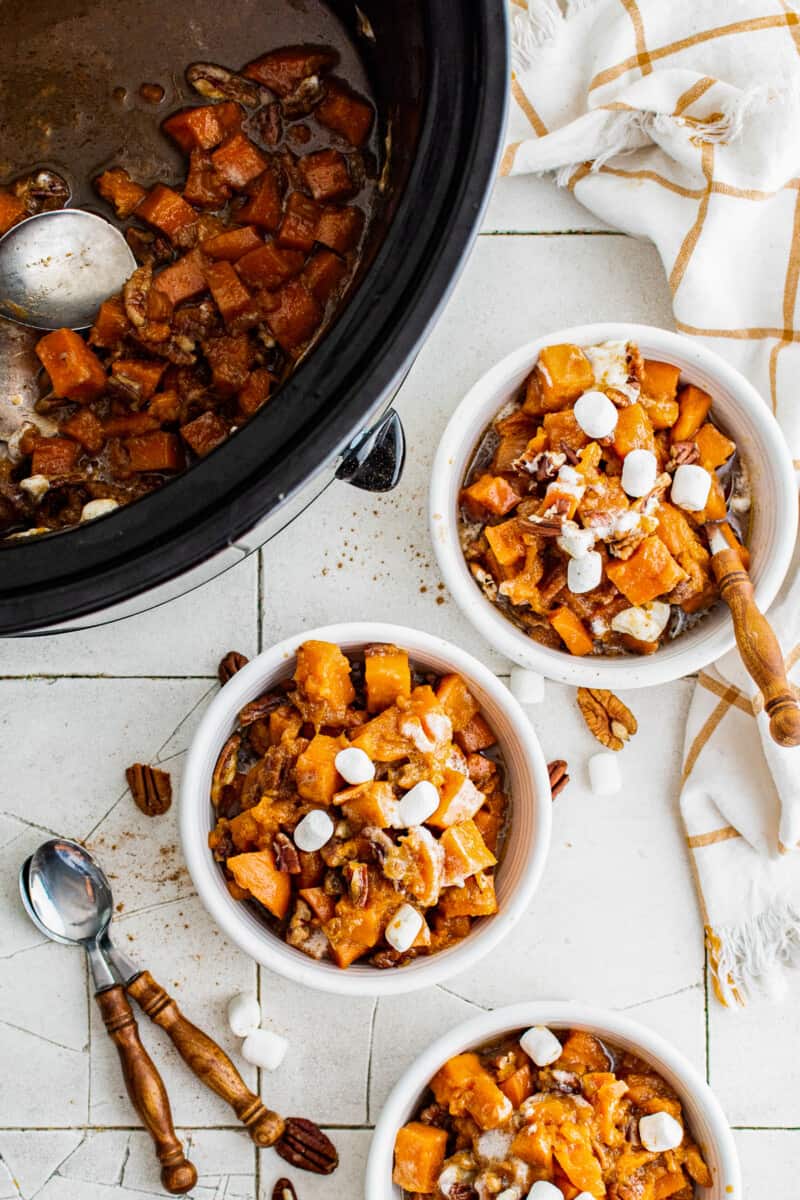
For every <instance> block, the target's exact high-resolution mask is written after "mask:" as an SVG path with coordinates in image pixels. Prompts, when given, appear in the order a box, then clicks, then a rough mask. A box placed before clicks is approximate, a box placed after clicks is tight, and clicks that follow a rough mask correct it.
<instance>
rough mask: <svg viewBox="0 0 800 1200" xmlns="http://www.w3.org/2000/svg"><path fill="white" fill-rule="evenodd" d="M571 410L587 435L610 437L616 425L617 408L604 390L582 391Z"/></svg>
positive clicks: (591, 436)
mask: <svg viewBox="0 0 800 1200" xmlns="http://www.w3.org/2000/svg"><path fill="white" fill-rule="evenodd" d="M573 412H574V413H575V420H576V421H577V422H578V424H579V425H580V427H581V429H582V430H583V432H584V433H585V434H586V435H587V437H590V438H606V437H610V436H611V434H612V433H613V432H614V430H615V429H616V427H617V410H616V408H615V406H614V404H613V403H612V402H611V401H610V400H609V398H608V396H607V395H606V394H605V392H595V391H592V392H584V393H583V395H582V396H579V397H578V399H577V400H576V401H575V408H574V409H573Z"/></svg>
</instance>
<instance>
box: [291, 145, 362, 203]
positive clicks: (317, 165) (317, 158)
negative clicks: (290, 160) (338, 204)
mask: <svg viewBox="0 0 800 1200" xmlns="http://www.w3.org/2000/svg"><path fill="white" fill-rule="evenodd" d="M299 169H300V174H301V175H302V177H303V179H304V181H305V184H306V187H307V188H308V190H309V191H310V192H311V195H312V196H313V197H314V199H315V200H323V201H325V200H341V199H342V198H343V197H344V196H349V195H350V194H351V192H352V191H353V181H352V179H351V178H350V172H349V170H348V169H347V159H346V158H345V156H344V155H343V154H340V153H339V151H338V150H317V151H315V152H314V153H313V154H306V155H304V157H303V158H301V159H300V163H299Z"/></svg>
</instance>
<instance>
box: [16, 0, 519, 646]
mask: <svg viewBox="0 0 800 1200" xmlns="http://www.w3.org/2000/svg"><path fill="white" fill-rule="evenodd" d="M319 5H320V0H230V2H229V3H228V4H226V5H219V4H218V3H217V2H216V0H191V2H190V0H173V3H171V4H170V5H152V4H150V3H149V0H128V3H127V4H126V5H125V9H124V12H125V17H124V20H123V19H120V20H119V21H118V22H117V25H116V26H115V15H114V11H113V10H114V8H115V0H112V2H111V3H109V2H108V0H42V3H39V4H36V5H30V6H27V7H25V8H24V9H20V7H19V6H18V5H17V3H16V0H0V17H2V19H3V27H4V28H5V29H6V30H7V31H8V30H11V31H12V36H11V38H10V40H9V41H7V42H6V49H5V50H3V49H0V100H1V101H2V108H3V110H4V112H5V113H7V112H8V111H9V109H8V106H9V105H11V104H13V103H14V95H13V94H12V93H13V92H14V85H13V72H14V71H19V70H20V69H24V70H27V71H38V72H41V73H43V74H45V75H47V74H48V73H50V74H51V75H52V79H53V84H54V89H55V91H56V93H58V89H59V88H61V89H62V95H63V88H64V87H67V88H71V89H73V92H74V94H73V95H72V97H71V99H72V100H73V103H75V104H76V107H77V108H78V109H79V108H80V103H81V96H80V89H81V88H83V89H85V92H86V100H85V103H86V104H92V105H94V106H95V108H96V106H97V104H98V103H99V101H98V97H97V95H96V94H95V93H93V92H92V86H93V84H94V83H96V81H97V79H100V81H101V83H102V82H103V81H108V82H109V83H110V82H111V81H112V80H113V78H114V68H115V63H114V57H115V54H117V55H119V62H120V63H122V62H123V61H124V62H125V63H126V66H128V67H129V60H130V59H131V58H134V59H137V60H139V61H140V62H141V61H144V60H145V59H146V56H147V54H148V52H149V51H148V47H152V46H153V45H154V44H155V43H156V42H157V41H159V40H163V41H165V42H168V41H169V39H170V37H171V38H173V39H175V38H176V37H177V38H179V39H180V38H183V39H185V41H184V42H183V43H182V44H184V46H185V49H184V53H183V56H182V58H181V59H180V61H179V65H181V64H182V63H183V62H185V61H189V60H190V59H191V58H192V57H193V56H196V52H195V49H194V42H193V39H195V40H196V38H197V37H198V36H199V35H198V32H197V31H198V29H199V30H200V31H201V34H202V37H203V38H204V39H205V42H206V43H211V44H212V45H213V47H214V49H215V50H216V51H217V53H216V58H217V61H222V62H225V61H229V62H230V61H233V62H236V61H237V59H238V60H242V59H246V58H247V57H248V52H250V53H252V50H253V48H260V47H261V45H262V43H263V44H265V45H267V46H269V45H271V44H276V33H275V30H274V24H275V21H276V19H279V20H278V24H279V25H280V33H279V35H278V36H281V35H282V37H283V41H284V42H286V41H290V40H294V41H297V40H301V38H298V37H297V36H294V37H293V36H292V29H291V24H292V18H293V14H295V15H296V16H297V17H298V19H302V20H303V21H304V22H305V23H306V26H307V24H308V22H309V21H311V22H312V24H313V20H314V8H315V7H317V8H319ZM504 8H505V5H504V0H469V3H465V2H462V3H456V4H453V3H452V2H451V0H359V3H358V5H356V4H354V3H352V0H329V2H328V4H327V5H326V6H325V9H324V14H325V15H324V20H325V21H327V22H330V21H331V20H334V21H337V22H340V23H341V24H342V25H343V26H344V27H345V29H346V31H347V33H348V34H349V36H350V38H351V39H352V41H353V42H354V44H355V45H356V47H357V49H358V51H359V54H360V56H361V59H362V62H363V65H364V67H365V69H366V71H367V73H368V76H369V80H370V85H371V88H372V90H373V94H374V95H375V97H376V98H377V102H378V108H379V116H380V122H381V130H380V132H381V141H382V144H383V146H384V151H385V164H384V170H385V173H386V174H385V178H386V182H387V187H386V196H387V199H386V203H385V205H384V210H383V212H382V214H381V216H380V218H379V220H378V222H377V223H376V225H375V227H374V229H373V233H372V238H371V242H370V244H369V246H368V248H367V252H366V255H365V260H364V265H363V268H362V273H361V276H360V279H359V280H358V282H357V285H356V287H355V289H354V291H353V293H352V294H351V297H350V299H349V302H348V304H347V305H346V306H345V308H344V309H343V311H342V313H341V314H340V316H339V317H338V319H337V320H336V322H335V324H334V325H333V326H332V327H331V329H330V330H329V331H328V332H327V334H326V335H325V337H324V338H323V339H322V341H321V342H320V343H319V345H318V346H316V347H315V348H314V349H313V351H312V352H311V353H310V354H309V355H308V356H307V358H306V359H305V360H304V361H303V362H302V364H301V365H300V366H299V368H298V369H297V371H296V372H295V373H294V375H293V376H292V377H291V378H290V379H289V380H288V382H287V383H286V384H284V386H283V387H282V388H281V390H280V391H279V392H278V393H277V394H276V396H275V398H274V399H273V400H271V401H270V403H269V404H267V405H266V406H265V407H264V408H263V409H262V410H261V411H260V412H259V413H258V414H257V415H256V416H255V417H254V418H253V419H252V420H251V421H250V422H249V423H248V424H247V426H246V427H245V428H243V429H242V430H240V432H239V433H238V434H237V435H236V437H235V438H231V439H229V440H228V441H227V442H226V443H224V444H223V445H222V446H220V447H219V448H218V449H216V450H215V451H214V452H213V453H212V454H210V455H209V456H208V457H207V458H206V459H204V460H202V461H201V462H199V463H198V464H196V465H195V466H193V467H192V468H191V470H189V471H187V472H186V473H184V474H183V475H181V476H180V477H178V478H176V479H175V480H173V481H172V482H170V483H169V484H167V485H166V486H165V487H164V488H162V489H161V490H160V491H158V492H155V493H153V494H151V495H148V496H146V497H144V498H142V499H141V500H138V501H137V502H135V503H133V504H130V505H128V506H127V507H124V508H122V509H121V510H120V511H119V512H118V513H115V514H114V516H113V517H112V518H109V519H106V520H102V521H98V522H95V523H92V522H89V523H87V524H85V525H81V526H79V527H77V528H75V529H72V530H69V531H67V532H64V533H57V534H51V535H47V536H44V537H40V538H32V539H29V540H26V541H24V542H17V543H9V544H6V545H5V546H4V547H3V548H2V549H0V634H2V635H8V634H17V633H32V632H37V631H38V632H44V631H47V632H53V631H54V630H66V629H74V628H77V627H81V626H86V625H92V624H97V623H100V622H105V621H109V620H115V619H118V618H120V617H123V616H129V615H131V614H132V613H135V612H137V611H141V610H143V609H145V608H150V607H153V606H154V605H157V604H160V603H163V602H164V601H165V600H168V599H172V598H173V597H175V596H177V595H179V594H181V593H183V592H185V591H188V590H189V589H191V588H193V587H196V586H198V585H199V584H201V583H203V582H205V581H207V580H208V579H210V578H212V577H213V576H215V575H217V574H219V573H220V572H222V571H224V570H226V569H227V568H228V567H230V566H232V565H234V564H235V563H236V562H239V561H240V560H241V559H242V558H243V557H244V556H245V555H247V554H249V553H250V552H252V551H253V550H255V549H257V548H258V547H259V546H261V545H262V544H263V543H264V542H265V541H266V540H267V539H268V538H270V537H271V536H272V535H274V534H275V533H276V532H277V531H278V530H279V529H281V528H283V527H284V526H285V525H286V524H287V523H288V522H289V521H291V520H292V518H293V517H294V516H296V515H297V514H298V513H299V512H300V511H302V509H303V508H305V507H306V506H307V505H308V504H309V503H310V502H311V501H312V500H313V499H314V498H315V497H317V496H318V495H319V494H320V492H322V491H323V490H324V488H325V487H326V486H327V485H328V484H329V483H330V482H331V481H332V480H333V479H334V478H339V479H344V480H347V481H349V482H350V483H352V484H354V485H356V486H358V487H362V488H367V489H370V490H388V489H389V488H391V487H393V486H394V485H395V484H396V483H397V481H398V479H399V476H400V471H401V469H402V460H403V454H404V442H403V434H402V427H401V425H400V422H399V419H398V418H397V416H396V414H395V413H394V412H393V411H392V410H391V409H390V407H389V406H390V404H391V399H392V397H393V395H394V394H395V392H396V391H397V389H398V387H399V385H400V383H401V382H402V380H403V378H404V376H405V374H406V372H407V371H408V369H409V366H410V364H411V362H412V361H413V358H414V355H415V353H416V351H417V349H418V348H419V346H420V344H421V342H422V341H423V339H424V338H425V335H426V332H427V331H428V329H429V328H430V326H431V324H432V322H433V320H434V319H435V317H436V314H437V312H438V311H439V309H440V307H441V306H442V304H443V302H444V300H445V298H446V296H447V295H448V293H449V290H450V288H451V286H452V284H453V282H454V280H455V278H456V276H457V274H458V271H459V269H460V267H461V266H462V264H463V263H464V261H465V259H466V256H467V254H468V252H469V249H470V247H471V244H472V241H473V239H474V237H475V235H476V233H477V228H478V224H479V221H480V218H481V214H482V211H483V208H484V204H485V201H486V199H487V196H488V192H489V189H490V186H491V183H492V180H493V178H494V176H495V172H496V167H497V158H498V152H499V147H500V141H501V134H502V130H503V123H504V118H505V105H506V83H507V70H508V57H507V29H506V18H505V12H504ZM320 11H322V10H321V9H320ZM159 22H162V23H165V29H164V31H163V37H162V35H161V34H160V33H159V28H158V25H159ZM87 31H88V32H87ZM45 44H46V45H48V46H50V47H51V49H50V50H49V51H43V50H42V47H43V46H44V45H45ZM217 46H218V49H217ZM109 48H111V51H113V52H110V49H109ZM75 89H77V91H75ZM109 90H110V89H109ZM93 111H94V110H93ZM94 115H95V116H96V112H95V114H94ZM5 121H6V117H5V116H4V117H3V122H5ZM19 165H24V164H11V166H12V167H13V166H17V167H19ZM29 165H31V164H29ZM37 165H38V164H37ZM48 165H49V164H48ZM7 166H9V164H8V161H7V160H6V161H0V173H2V172H3V171H5V169H6V167H7ZM13 173H14V172H13V170H12V171H11V174H13ZM0 178H2V175H1V174H0ZM411 452H412V453H413V447H412V448H411Z"/></svg>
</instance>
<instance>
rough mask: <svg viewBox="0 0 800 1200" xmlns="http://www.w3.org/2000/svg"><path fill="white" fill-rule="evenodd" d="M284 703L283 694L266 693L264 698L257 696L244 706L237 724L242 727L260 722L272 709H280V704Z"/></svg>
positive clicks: (284, 697)
mask: <svg viewBox="0 0 800 1200" xmlns="http://www.w3.org/2000/svg"><path fill="white" fill-rule="evenodd" d="M285 703H286V696H285V695H284V694H283V692H267V694H266V695H265V696H258V697H257V698H256V699H255V700H251V701H250V703H249V704H245V706H244V708H243V709H242V710H241V711H240V713H239V724H240V725H241V726H242V727H244V726H247V725H252V724H253V722H254V721H260V720H262V719H263V718H264V717H266V716H269V714H270V713H271V712H272V710H273V708H280V706H281V704H285Z"/></svg>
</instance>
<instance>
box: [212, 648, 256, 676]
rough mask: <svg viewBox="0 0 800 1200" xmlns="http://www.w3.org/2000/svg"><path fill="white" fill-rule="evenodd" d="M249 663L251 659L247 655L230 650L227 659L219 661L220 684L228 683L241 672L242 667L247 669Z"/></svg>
mask: <svg viewBox="0 0 800 1200" xmlns="http://www.w3.org/2000/svg"><path fill="white" fill-rule="evenodd" d="M249 662H250V659H249V658H248V657H247V655H246V654H240V653H239V651H238V650H229V651H228V653H227V654H226V655H225V657H224V658H221V659H220V660H219V666H218V667H217V675H218V676H219V681H220V683H227V682H228V680H229V679H232V678H233V676H234V675H235V674H236V672H237V671H241V669H242V667H246V666H247V664H248V663H249Z"/></svg>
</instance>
